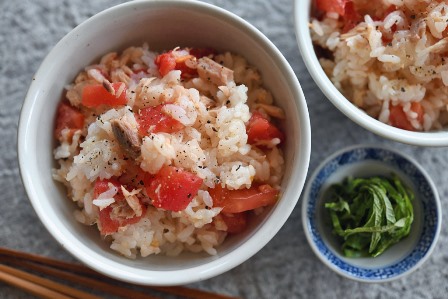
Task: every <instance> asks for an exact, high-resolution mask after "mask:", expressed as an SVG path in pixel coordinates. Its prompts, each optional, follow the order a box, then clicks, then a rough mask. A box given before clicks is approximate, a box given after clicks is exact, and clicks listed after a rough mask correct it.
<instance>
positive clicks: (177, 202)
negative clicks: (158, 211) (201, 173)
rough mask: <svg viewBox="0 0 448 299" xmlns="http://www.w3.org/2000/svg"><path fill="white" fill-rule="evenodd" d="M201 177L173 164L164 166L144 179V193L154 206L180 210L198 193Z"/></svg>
mask: <svg viewBox="0 0 448 299" xmlns="http://www.w3.org/2000/svg"><path fill="white" fill-rule="evenodd" d="M201 185H202V179H201V178H200V177H198V176H197V175H195V174H193V173H191V172H188V171H186V170H183V169H181V168H177V167H174V166H164V167H162V168H161V169H160V170H159V172H158V173H157V174H156V175H155V176H154V177H153V178H150V177H148V178H146V179H145V188H146V194H148V196H149V197H150V198H151V199H152V202H153V205H154V206H155V207H156V208H162V209H165V210H169V211H174V212H178V211H182V210H185V208H186V207H187V206H188V204H189V203H190V202H191V201H192V200H193V198H194V197H195V196H196V195H197V194H198V190H199V188H200V187H201Z"/></svg>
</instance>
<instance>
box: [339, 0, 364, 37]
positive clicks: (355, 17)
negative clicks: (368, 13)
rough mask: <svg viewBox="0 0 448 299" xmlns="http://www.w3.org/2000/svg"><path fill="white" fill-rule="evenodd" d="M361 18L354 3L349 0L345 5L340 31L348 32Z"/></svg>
mask: <svg viewBox="0 0 448 299" xmlns="http://www.w3.org/2000/svg"><path fill="white" fill-rule="evenodd" d="M361 20H362V16H361V15H360V14H359V13H358V12H357V11H356V9H355V4H354V3H353V2H352V1H349V2H347V3H346V5H345V10H344V23H345V24H344V28H343V29H342V32H348V31H350V30H352V29H353V28H355V27H356V25H358V23H359V22H360V21H361Z"/></svg>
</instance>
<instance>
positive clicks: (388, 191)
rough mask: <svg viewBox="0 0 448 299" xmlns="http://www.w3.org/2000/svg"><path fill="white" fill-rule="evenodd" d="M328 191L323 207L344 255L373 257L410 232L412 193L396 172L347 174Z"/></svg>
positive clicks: (412, 216) (412, 213)
mask: <svg viewBox="0 0 448 299" xmlns="http://www.w3.org/2000/svg"><path fill="white" fill-rule="evenodd" d="M331 192H332V193H331V201H332V202H328V203H326V204H325V208H327V209H328V210H329V212H330V217H331V222H332V224H333V232H334V233H335V234H336V235H338V236H340V237H342V238H343V240H344V243H343V244H342V251H343V253H344V255H345V256H347V257H362V256H372V257H375V256H378V255H380V254H381V253H383V252H384V251H385V250H386V249H387V248H389V247H390V246H392V245H393V244H395V243H397V242H398V241H400V240H401V239H402V238H404V237H406V236H407V235H409V231H410V229H411V224H412V221H413V220H414V210H413V207H412V200H413V199H414V194H413V193H412V191H411V190H410V189H409V188H407V187H405V186H404V185H403V183H402V182H401V181H400V180H399V179H398V177H397V176H395V175H394V176H393V177H392V178H391V179H389V178H385V177H372V178H366V179H364V178H347V179H346V180H345V181H344V182H343V183H342V184H335V185H332V186H331Z"/></svg>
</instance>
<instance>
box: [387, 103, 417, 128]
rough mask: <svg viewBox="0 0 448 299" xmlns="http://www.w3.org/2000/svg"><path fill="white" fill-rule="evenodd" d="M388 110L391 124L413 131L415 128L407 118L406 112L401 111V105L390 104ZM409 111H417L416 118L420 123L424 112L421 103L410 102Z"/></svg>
mask: <svg viewBox="0 0 448 299" xmlns="http://www.w3.org/2000/svg"><path fill="white" fill-rule="evenodd" d="M389 110H390V114H389V121H390V124H391V125H392V126H394V127H397V128H400V129H403V130H408V131H415V128H414V127H413V126H412V124H411V122H410V121H409V120H408V118H407V116H406V113H405V112H404V111H403V106H402V105H396V106H393V105H390V106H389ZM411 111H413V112H415V113H417V120H418V122H419V123H421V124H422V123H423V113H424V111H423V107H422V105H421V104H420V103H418V102H412V104H411Z"/></svg>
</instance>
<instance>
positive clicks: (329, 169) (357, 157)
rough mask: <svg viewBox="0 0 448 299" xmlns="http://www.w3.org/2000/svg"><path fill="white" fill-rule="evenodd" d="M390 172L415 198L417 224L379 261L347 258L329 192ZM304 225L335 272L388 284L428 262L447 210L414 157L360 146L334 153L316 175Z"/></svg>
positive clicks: (306, 202) (305, 207)
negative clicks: (334, 229)
mask: <svg viewBox="0 0 448 299" xmlns="http://www.w3.org/2000/svg"><path fill="white" fill-rule="evenodd" d="M391 173H395V174H396V175H397V176H398V177H399V178H400V180H401V181H402V182H403V183H404V184H405V185H406V186H408V187H410V188H411V190H412V191H413V192H414V194H415V199H414V200H413V207H414V222H413V223H412V226H411V231H410V234H409V236H408V237H406V238H404V239H402V240H401V241H400V242H398V243H396V244H395V245H393V246H392V247H390V248H388V249H387V250H386V251H385V252H383V253H382V254H381V255H379V256H377V257H375V258H347V257H345V256H344V255H343V254H342V252H341V249H340V246H341V244H340V241H339V240H338V238H337V237H336V236H334V235H333V233H332V225H331V221H330V218H329V217H330V216H329V214H328V212H326V210H325V207H324V203H325V202H326V201H328V199H329V198H328V193H326V191H327V190H328V188H329V187H330V186H331V185H332V184H334V183H341V182H342V181H343V180H344V179H345V178H346V177H348V176H352V177H371V176H376V175H382V176H390V175H391ZM302 221H303V228H304V230H305V235H306V237H307V240H308V242H309V243H310V246H311V248H312V250H313V251H314V253H315V254H316V255H317V257H318V258H319V259H320V260H321V261H322V262H323V263H324V264H325V265H326V266H328V267H329V268H330V269H332V270H333V271H335V272H336V273H338V274H340V275H342V276H344V277H347V278H350V279H354V280H357V281H363V282H386V281H391V280H394V279H397V278H401V277H404V276H405V275H407V274H409V273H411V272H412V271H414V270H416V269H417V268H418V267H420V266H421V265H422V264H423V263H424V262H425V261H426V260H427V259H428V257H429V256H430V254H431V252H432V251H433V249H434V247H435V245H436V243H437V239H438V237H439V234H440V228H441V224H442V210H441V206H440V200H439V195H438V193H437V189H436V187H435V186H434V183H433V182H432V181H431V178H430V177H429V176H428V174H427V173H426V172H425V170H424V169H423V168H422V167H421V166H420V165H419V164H418V163H417V162H415V161H414V160H413V159H412V158H410V157H408V156H406V155H404V154H402V153H398V152H396V151H394V150H391V149H387V148H383V147H376V146H363V145H358V146H352V147H348V148H345V149H342V150H340V151H338V152H336V153H334V154H333V155H331V156H330V157H328V158H327V159H326V160H325V161H323V162H322V163H321V165H320V166H319V167H317V169H316V170H315V171H314V173H313V174H312V175H311V178H310V179H309V181H308V183H307V186H306V189H305V192H304V197H303V202H302Z"/></svg>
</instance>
